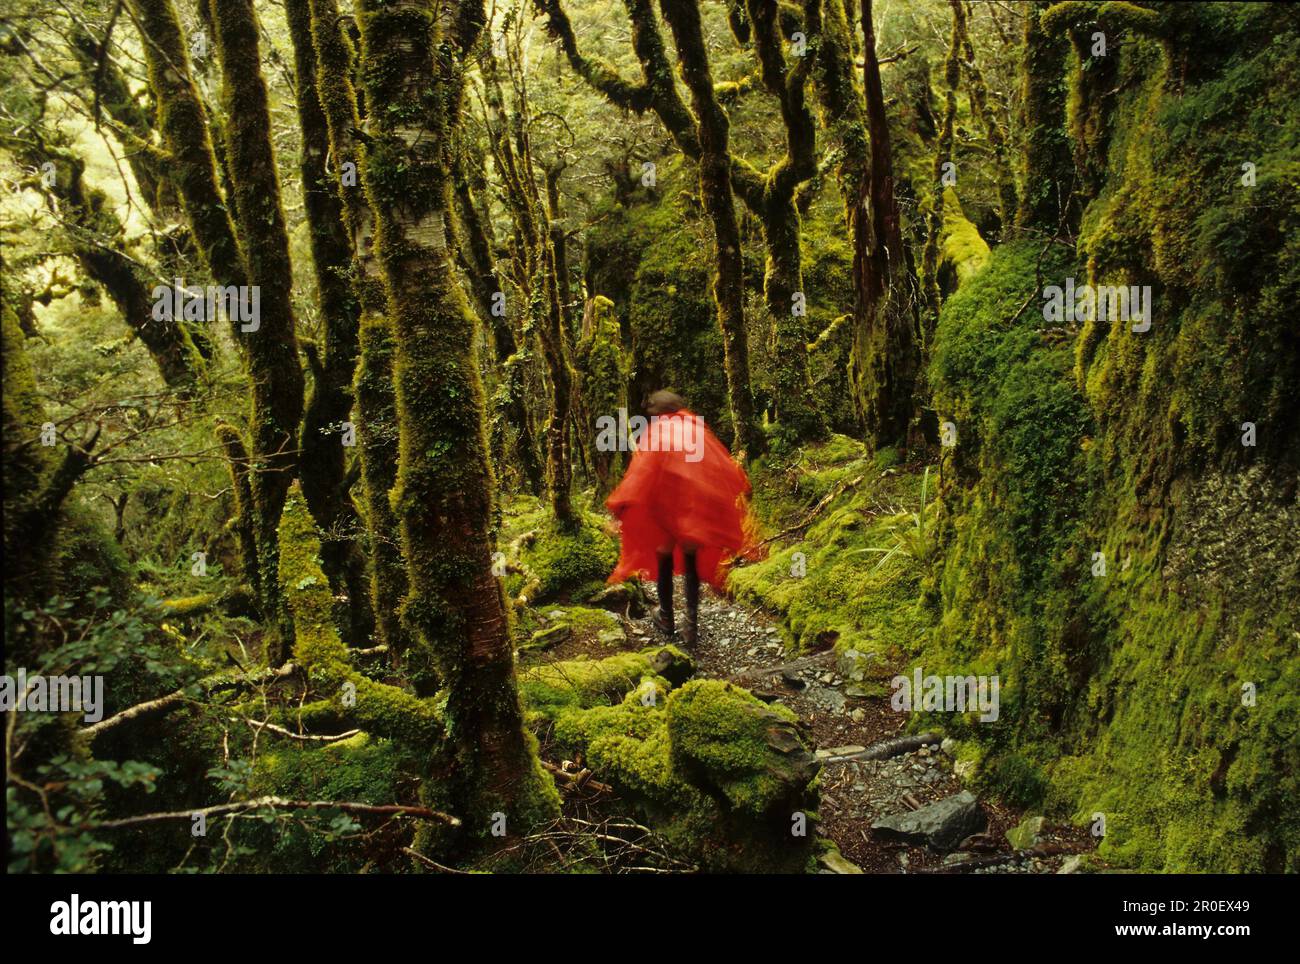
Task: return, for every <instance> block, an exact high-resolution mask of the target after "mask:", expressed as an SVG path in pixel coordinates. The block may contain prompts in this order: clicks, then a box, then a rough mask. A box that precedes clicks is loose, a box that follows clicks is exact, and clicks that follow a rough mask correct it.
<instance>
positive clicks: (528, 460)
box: [455, 150, 545, 495]
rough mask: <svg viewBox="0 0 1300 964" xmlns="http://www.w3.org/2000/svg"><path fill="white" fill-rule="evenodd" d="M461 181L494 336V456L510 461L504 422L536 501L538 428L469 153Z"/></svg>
mask: <svg viewBox="0 0 1300 964" xmlns="http://www.w3.org/2000/svg"><path fill="white" fill-rule="evenodd" d="M455 181H456V183H455V195H456V213H457V216H458V218H459V220H460V224H461V228H462V234H463V237H464V247H465V260H466V263H467V264H468V266H469V275H470V282H471V284H472V286H473V291H474V294H475V299H476V300H477V301H478V303H479V314H480V316H481V317H482V318H483V320H484V323H485V324H487V325H488V326H489V329H490V331H491V332H492V347H493V351H494V352H495V356H496V363H497V372H496V374H497V379H498V385H497V389H496V398H497V402H496V405H495V407H496V408H497V409H498V411H497V412H496V414H495V416H494V418H493V424H494V426H498V427H499V429H498V430H497V431H495V432H494V433H493V434H494V439H495V437H496V436H500V437H501V441H500V444H496V443H495V441H494V445H493V451H494V452H500V453H501V456H500V457H501V458H504V455H505V452H504V448H505V439H504V437H505V435H506V426H505V425H504V424H501V423H502V420H503V419H504V420H505V421H507V422H509V424H510V425H511V426H512V427H513V428H514V430H515V446H514V452H515V457H516V458H517V459H518V461H519V472H520V476H521V478H522V480H523V483H524V485H525V486H526V487H527V488H528V490H529V491H530V492H532V493H533V494H534V495H536V494H539V493H540V492H541V491H542V487H543V485H544V484H545V480H544V478H543V476H542V467H541V465H540V464H539V463H538V461H537V452H536V450H535V449H534V447H533V445H534V443H533V432H532V423H531V420H530V419H529V417H528V410H527V408H526V407H525V405H524V396H523V367H522V364H521V363H522V359H520V358H517V357H516V354H517V352H518V351H519V346H518V343H517V342H516V340H515V331H514V328H513V327H512V326H511V323H510V318H509V315H508V313H507V312H506V311H505V310H504V300H503V299H504V296H505V288H504V287H502V284H501V280H500V279H499V278H498V277H497V271H496V264H495V261H494V258H493V256H492V243H491V238H490V237H489V235H488V229H487V225H486V224H485V222H484V220H483V216H482V215H481V214H480V213H479V209H478V204H477V197H476V194H475V191H474V189H473V185H471V183H470V178H469V173H468V171H467V170H466V167H465V157H464V151H463V150H462V151H459V152H457V154H456V170H455Z"/></svg>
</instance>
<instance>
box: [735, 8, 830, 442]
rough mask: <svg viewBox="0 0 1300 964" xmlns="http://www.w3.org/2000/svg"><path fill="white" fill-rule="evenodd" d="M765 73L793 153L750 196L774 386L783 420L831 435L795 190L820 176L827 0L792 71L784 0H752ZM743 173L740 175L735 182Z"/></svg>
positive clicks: (802, 430) (809, 432)
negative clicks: (813, 80)
mask: <svg viewBox="0 0 1300 964" xmlns="http://www.w3.org/2000/svg"><path fill="white" fill-rule="evenodd" d="M746 9H747V11H748V19H749V23H750V25H751V29H750V34H751V36H752V37H753V41H754V49H755V53H756V55H757V57H758V62H759V75H760V77H761V79H762V82H763V86H764V87H766V88H767V90H768V92H769V93H770V94H772V96H774V97H775V98H776V100H777V103H778V104H779V105H780V108H781V120H782V124H783V127H784V130H785V145H786V147H785V155H784V156H783V157H781V158H780V159H778V160H777V161H776V163H775V164H773V165H772V167H771V168H770V169H769V170H768V171H767V172H766V174H765V175H764V176H763V177H762V178H761V196H758V197H748V196H747V195H749V194H752V193H753V190H752V188H751V189H750V190H747V191H746V192H744V194H742V199H744V200H745V203H746V204H747V205H748V206H749V207H750V208H751V209H753V208H757V211H756V213H757V214H758V216H759V222H760V223H761V224H762V226H763V241H764V244H765V245H766V247H767V269H766V271H765V274H764V278H763V296H764V302H765V304H766V306H767V310H768V313H769V314H770V315H771V316H772V326H773V327H772V348H773V353H772V354H773V358H774V359H775V360H776V370H775V372H774V375H775V379H774V386H773V387H774V389H775V394H776V414H777V420H778V421H779V422H780V423H781V425H782V427H783V428H785V429H787V430H789V431H790V432H792V433H793V435H794V437H796V438H799V439H818V438H822V437H824V436H825V434H826V420H825V418H824V417H823V415H822V414H821V410H820V406H818V405H817V402H816V400H815V399H814V398H813V394H812V383H811V381H810V379H809V374H808V348H807V346H808V342H809V341H810V339H811V335H810V332H809V330H808V325H807V322H806V319H807V309H806V301H807V292H805V291H804V286H803V251H802V245H801V241H800V237H799V228H800V221H799V209H798V207H797V206H796V203H795V192H796V191H797V190H798V188H799V185H800V184H803V183H804V182H806V181H807V180H809V179H810V178H812V177H814V176H815V175H816V174H817V125H816V122H815V121H814V119H813V115H812V111H811V110H810V109H809V107H808V104H807V99H806V92H807V86H808V77H809V75H810V73H811V71H812V70H813V69H814V64H815V63H816V60H817V56H818V54H817V49H818V44H819V38H820V34H821V0H806V2H805V4H804V15H805V16H804V24H803V27H804V33H805V35H806V37H807V41H808V49H807V51H806V52H805V53H804V55H803V56H801V57H799V58H797V60H796V63H795V66H794V68H793V69H791V70H788V71H787V70H786V63H785V53H784V51H783V49H782V37H781V34H780V30H779V24H778V22H777V21H778V5H777V2H776V0H746ZM736 177H737V174H736V173H734V172H733V174H732V178H733V180H734V179H735V178H736Z"/></svg>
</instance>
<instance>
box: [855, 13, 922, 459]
mask: <svg viewBox="0 0 1300 964" xmlns="http://www.w3.org/2000/svg"><path fill="white" fill-rule="evenodd" d="M871 6H872V5H871V0H863V4H862V36H863V44H862V51H863V84H862V86H863V92H864V95H865V103H866V120H867V133H868V136H869V138H870V141H871V173H870V177H869V178H868V179H867V181H865V182H864V183H862V184H860V185H859V195H858V200H857V204H858V205H860V206H862V207H863V211H862V212H861V214H860V216H859V218H858V219H857V221H856V227H857V230H855V232H854V236H853V279H854V292H855V295H856V297H855V300H854V337H853V349H852V353H851V356H850V361H849V377H850V380H851V383H852V385H853V387H854V389H855V391H854V394H855V397H856V398H857V400H858V403H859V405H860V406H861V408H862V412H863V419H864V421H865V423H866V429H867V437H868V440H869V441H870V442H871V443H872V444H873V445H875V446H876V447H877V448H880V447H883V446H887V445H896V444H901V443H904V442H905V441H906V439H907V432H908V426H909V424H910V422H911V419H912V413H913V411H914V409H915V403H914V398H913V393H914V390H915V387H916V379H917V373H918V370H919V368H920V349H919V344H918V334H917V326H916V317H915V307H914V305H915V301H914V297H913V294H912V292H911V291H910V290H909V284H910V278H909V273H908V269H907V264H906V261H905V252H904V250H903V234H902V223H901V218H900V215H899V210H898V200H897V198H896V196H895V194H894V161H893V154H892V150H891V147H890V143H889V123H888V118H887V117H886V114H885V97H884V92H883V90H882V89H881V84H880V62H879V60H878V59H877V55H876V32H875V27H874V26H873V24H872V9H871Z"/></svg>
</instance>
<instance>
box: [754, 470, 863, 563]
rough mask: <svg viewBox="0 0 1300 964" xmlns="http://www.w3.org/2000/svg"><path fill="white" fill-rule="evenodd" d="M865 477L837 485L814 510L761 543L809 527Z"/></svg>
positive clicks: (823, 497)
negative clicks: (823, 511) (827, 508)
mask: <svg viewBox="0 0 1300 964" xmlns="http://www.w3.org/2000/svg"><path fill="white" fill-rule="evenodd" d="M864 478H865V476H862V475H859V476H857V477H856V478H853V479H849V480H848V481H847V482H841V483H840V484H839V485H837V486H835V487H834V488H832V489H831V490H830V491H829V492H827V493H826V494H825V495H824V496H822V498H821V501H820V502H818V503H817V504H816V505H815V506H813V507H812V511H811V512H809V513H808V514H807V515H806V516H804V517H803V519H801V520H800V521H799V522H796V523H795V524H794V525H792V526H789V527H788V528H785V529H782V530H781V531H780V532H778V533H777V534H776V535H774V536H771V537H769V538H767V539H764V540H763V541H762V542H760V543H759V545H763V546H765V545H767V544H768V543H769V542H776V540H778V539H784V538H785V537H786V536H788V535H790V534H792V533H795V532H798V531H799V530H801V529H806V528H808V526H810V525H812V521H813V519H815V518H817V516H819V515H821V513H822V510H824V509H825V508H826V507H827V506H828V505H830V504H831V503H832V502H834V501H835V500H836V499H838V498H839V497H840V496H841V495H843V494H844V493H845V492H847V491H848V490H849V489H855V488H857V486H858V483H859V482H861V481H862V480H863V479H864Z"/></svg>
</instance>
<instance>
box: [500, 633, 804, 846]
mask: <svg viewBox="0 0 1300 964" xmlns="http://www.w3.org/2000/svg"><path fill="white" fill-rule="evenodd" d="M689 671H690V662H689V660H688V659H687V658H686V657H685V656H684V654H682V653H681V652H680V651H678V650H676V649H675V648H673V647H671V646H668V647H662V648H659V649H650V650H645V651H643V652H641V653H623V654H619V655H618V656H613V657H609V658H608V659H604V660H596V661H592V660H570V661H566V662H562V663H555V664H551V665H549V666H542V667H537V668H535V669H532V670H529V671H527V672H526V673H525V674H524V675H523V678H522V680H521V691H522V693H523V698H524V702H525V706H526V707H527V708H528V712H529V717H530V719H531V720H532V721H533V722H534V723H542V722H547V721H549V722H551V723H553V730H552V737H553V739H554V740H555V741H556V742H557V743H558V744H559V745H560V746H562V747H566V748H569V749H571V750H574V751H579V752H582V753H584V754H585V757H586V760H587V763H588V765H589V766H590V767H591V768H592V769H593V770H594V771H595V772H596V773H597V775H598V777H599V779H601V780H602V781H605V782H608V783H611V784H613V785H614V786H615V787H617V788H618V789H619V791H620V793H622V794H624V795H625V796H626V797H627V798H628V799H629V800H631V801H632V802H633V803H634V804H635V805H636V807H637V808H638V809H639V810H640V811H641V813H642V814H643V815H644V816H645V817H646V819H647V820H649V821H650V822H651V823H652V824H653V825H654V826H655V827H656V828H657V829H659V830H660V831H662V832H663V833H664V834H665V835H666V836H667V838H668V839H669V840H670V841H672V842H673V843H674V844H675V845H676V846H677V847H679V848H680V849H681V850H682V852H683V853H684V854H686V855H688V856H689V857H690V858H691V859H694V860H696V861H699V863H700V864H701V866H703V867H704V868H706V869H710V870H747V871H752V872H759V871H767V872H771V871H774V870H776V871H781V870H784V871H791V872H796V871H804V870H806V869H808V868H809V867H810V866H812V865H813V862H814V860H815V853H814V848H813V840H814V836H813V825H814V824H815V821H816V812H815V811H816V805H817V780H816V776H817V770H818V763H817V761H816V759H815V757H814V756H813V755H812V753H811V751H810V749H809V747H808V745H807V743H806V741H805V739H804V737H803V735H802V733H801V731H800V730H799V728H798V726H797V723H796V719H795V717H794V715H793V714H791V713H790V712H789V711H788V710H784V709H781V708H779V707H768V706H766V705H765V704H763V703H761V702H760V701H759V700H757V699H755V698H754V697H753V696H752V695H751V694H749V693H748V692H746V691H745V690H742V689H738V688H736V687H733V686H731V685H729V684H727V683H723V682H719V681H716V680H697V681H694V682H690V683H686V684H685V685H684V686H682V687H681V688H680V689H674V688H673V687H674V685H675V683H677V684H679V683H680V682H681V681H682V680H683V679H684V678H685V675H686V674H688V673H689Z"/></svg>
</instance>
